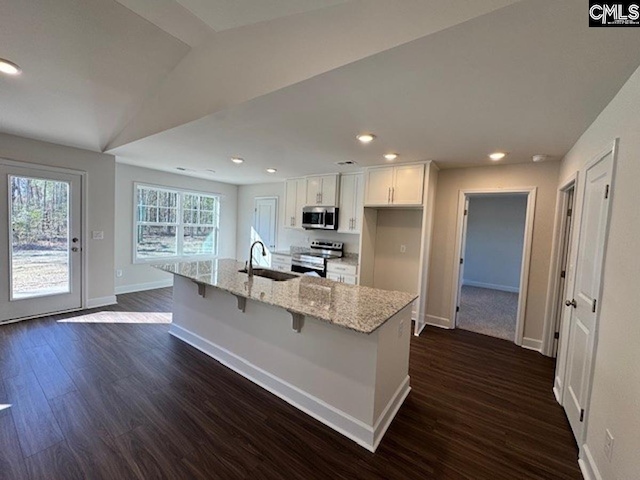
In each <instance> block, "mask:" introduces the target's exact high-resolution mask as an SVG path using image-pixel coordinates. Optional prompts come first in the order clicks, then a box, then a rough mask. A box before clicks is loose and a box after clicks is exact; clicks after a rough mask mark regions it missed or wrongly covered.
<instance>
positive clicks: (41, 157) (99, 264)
mask: <svg viewBox="0 0 640 480" xmlns="http://www.w3.org/2000/svg"><path fill="white" fill-rule="evenodd" d="M0 157H2V158H6V159H9V160H15V161H20V162H27V163H33V164H38V165H48V166H52V167H59V168H69V169H73V170H80V171H83V172H86V176H87V185H86V186H85V187H86V192H87V196H86V199H87V205H86V209H87V222H88V225H87V227H88V230H89V231H91V230H102V231H103V232H104V239H103V240H91V238H88V239H85V242H84V253H85V255H86V258H87V270H88V272H87V277H88V278H87V299H88V302H89V304H92V305H96V304H99V303H103V304H104V303H111V302H115V298H114V297H113V294H114V280H113V265H114V254H113V252H114V191H115V187H114V181H115V158H114V157H113V156H112V155H106V154H102V153H96V152H90V151H88V150H82V149H79V148H71V147H65V146H62V145H56V144H54V143H46V142H40V141H37V140H31V139H28V138H23V137H17V136H13V135H7V134H3V133H0ZM6 234H7V233H6V225H0V235H6Z"/></svg>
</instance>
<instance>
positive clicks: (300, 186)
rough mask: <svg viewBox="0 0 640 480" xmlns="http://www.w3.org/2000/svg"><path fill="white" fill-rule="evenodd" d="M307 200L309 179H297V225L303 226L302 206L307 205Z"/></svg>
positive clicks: (297, 226) (298, 226)
mask: <svg viewBox="0 0 640 480" xmlns="http://www.w3.org/2000/svg"><path fill="white" fill-rule="evenodd" d="M306 200H307V181H306V179H304V178H299V179H298V180H296V206H295V209H296V214H295V225H294V226H295V227H296V228H302V207H304V206H305V205H306Z"/></svg>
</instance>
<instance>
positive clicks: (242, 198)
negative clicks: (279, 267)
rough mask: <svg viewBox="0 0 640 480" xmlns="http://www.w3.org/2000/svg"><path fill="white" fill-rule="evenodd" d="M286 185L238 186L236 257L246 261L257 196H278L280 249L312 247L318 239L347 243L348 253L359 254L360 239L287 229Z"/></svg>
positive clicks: (349, 235) (321, 232) (356, 236)
mask: <svg viewBox="0 0 640 480" xmlns="http://www.w3.org/2000/svg"><path fill="white" fill-rule="evenodd" d="M284 192H285V185H284V182H277V183H262V184H259V185H240V186H239V187H238V234H237V239H238V240H237V245H238V247H237V250H236V257H237V259H238V260H242V261H244V260H246V259H247V258H248V255H249V246H250V242H251V226H252V225H253V209H254V201H255V198H256V197H278V233H277V239H276V250H288V249H289V247H290V246H301V247H304V246H308V245H309V242H310V241H311V240H314V239H318V238H322V239H328V240H335V241H339V242H344V244H345V245H344V248H345V251H347V252H351V253H358V249H359V248H360V236H359V235H352V234H346V233H336V232H331V231H318V230H295V229H291V228H285V227H284V224H283V221H282V219H283V218H284Z"/></svg>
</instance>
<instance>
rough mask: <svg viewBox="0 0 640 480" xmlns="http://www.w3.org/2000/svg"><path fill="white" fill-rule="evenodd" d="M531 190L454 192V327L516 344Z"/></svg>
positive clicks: (530, 230)
mask: <svg viewBox="0 0 640 480" xmlns="http://www.w3.org/2000/svg"><path fill="white" fill-rule="evenodd" d="M535 193H536V189H535V188H533V187H531V188H520V189H510V190H504V189H500V190H464V191H461V192H460V202H459V206H460V208H459V228H458V248H457V251H458V252H459V256H457V257H456V268H455V269H454V271H455V272H456V273H457V275H455V277H456V278H455V279H454V281H455V285H454V292H455V293H454V296H455V298H454V304H453V313H452V318H454V327H455V328H460V329H463V330H469V331H473V332H476V333H481V334H484V335H489V336H492V337H496V338H501V339H504V340H508V341H511V342H515V343H516V344H518V345H522V343H523V331H524V312H525V305H526V293H527V283H528V277H529V260H530V256H531V241H532V234H533V211H534V208H535ZM525 346H526V345H525Z"/></svg>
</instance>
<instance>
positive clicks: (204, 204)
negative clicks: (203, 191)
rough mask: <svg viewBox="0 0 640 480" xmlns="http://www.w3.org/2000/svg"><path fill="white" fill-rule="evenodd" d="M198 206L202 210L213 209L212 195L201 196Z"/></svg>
mask: <svg viewBox="0 0 640 480" xmlns="http://www.w3.org/2000/svg"><path fill="white" fill-rule="evenodd" d="M200 208H201V209H203V210H213V197H202V198H201V199H200Z"/></svg>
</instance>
